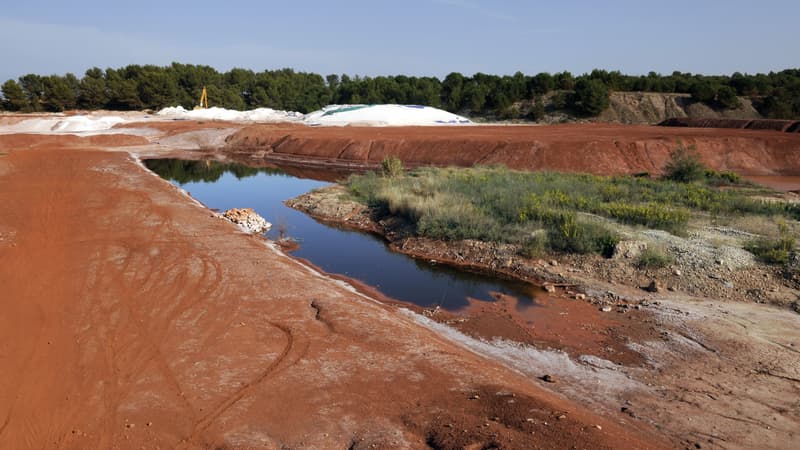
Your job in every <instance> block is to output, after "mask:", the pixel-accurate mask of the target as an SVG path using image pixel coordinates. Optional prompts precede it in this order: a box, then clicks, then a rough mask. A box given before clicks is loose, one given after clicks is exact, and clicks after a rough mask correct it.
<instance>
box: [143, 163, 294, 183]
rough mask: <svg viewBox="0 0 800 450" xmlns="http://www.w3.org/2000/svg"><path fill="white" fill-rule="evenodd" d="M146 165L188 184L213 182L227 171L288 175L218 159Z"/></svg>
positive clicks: (240, 175)
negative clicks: (222, 161) (223, 161)
mask: <svg viewBox="0 0 800 450" xmlns="http://www.w3.org/2000/svg"><path fill="white" fill-rule="evenodd" d="M144 165H145V166H147V168H148V169H150V170H152V171H153V172H155V173H156V174H158V176H160V177H161V178H165V179H167V180H171V181H177V182H178V183H180V184H186V183H189V182H193V181H203V182H206V183H213V182H215V181H217V180H219V179H220V178H221V177H222V175H224V174H225V173H226V172H230V173H231V174H233V176H235V177H236V178H237V179H242V178H246V177H252V176H255V175H257V174H259V173H265V174H269V175H286V174H285V173H284V172H283V171H282V170H280V169H276V168H272V167H259V168H256V167H248V166H245V165H242V164H231V163H221V162H217V161H186V160H182V159H148V160H145V161H144Z"/></svg>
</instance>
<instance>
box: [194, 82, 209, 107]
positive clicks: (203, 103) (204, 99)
mask: <svg viewBox="0 0 800 450" xmlns="http://www.w3.org/2000/svg"><path fill="white" fill-rule="evenodd" d="M206 108H208V91H207V90H206V87H205V86H203V93H202V94H200V103H198V104H197V106H195V107H194V109H206Z"/></svg>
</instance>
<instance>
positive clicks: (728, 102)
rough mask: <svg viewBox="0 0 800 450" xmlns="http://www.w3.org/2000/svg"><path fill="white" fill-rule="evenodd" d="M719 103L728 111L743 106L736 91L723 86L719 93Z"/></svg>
mask: <svg viewBox="0 0 800 450" xmlns="http://www.w3.org/2000/svg"><path fill="white" fill-rule="evenodd" d="M717 102H718V103H719V104H720V105H721V106H722V107H723V108H726V109H735V108H738V107H739V106H741V102H739V97H738V96H737V95H736V90H735V89H733V88H732V87H730V86H722V87H720V88H719V90H718V91H717Z"/></svg>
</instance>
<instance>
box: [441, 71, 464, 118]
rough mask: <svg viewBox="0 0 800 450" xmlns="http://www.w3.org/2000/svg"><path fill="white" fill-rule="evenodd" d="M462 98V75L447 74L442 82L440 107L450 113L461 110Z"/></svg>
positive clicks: (455, 73)
mask: <svg viewBox="0 0 800 450" xmlns="http://www.w3.org/2000/svg"><path fill="white" fill-rule="evenodd" d="M463 98H464V75H461V74H460V73H458V72H452V73H450V74H448V75H447V76H446V77H445V78H444V81H443V82H442V105H443V106H444V108H445V109H446V110H448V111H450V112H458V111H459V110H461V107H462V105H463V101H464V100H463Z"/></svg>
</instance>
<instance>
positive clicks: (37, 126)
mask: <svg viewBox="0 0 800 450" xmlns="http://www.w3.org/2000/svg"><path fill="white" fill-rule="evenodd" d="M167 119H171V120H223V121H231V122H256V123H279V122H291V123H302V124H305V125H309V126H349V125H361V126H379V127H380V126H436V125H469V124H472V122H471V121H470V120H469V119H466V118H464V117H461V116H458V115H456V114H452V113H449V112H447V111H442V110H441V109H437V108H432V107H430V106H415V105H330V106H326V107H324V108H322V109H320V110H318V111H314V112H312V113H308V114H306V115H303V114H301V113H298V112H294V111H277V110H274V109H270V108H258V109H253V110H250V111H235V110H231V109H225V108H217V107H214V108H207V109H195V110H187V109H184V108H183V107H181V106H177V107H169V108H164V109H162V110H160V111H158V112H157V113H155V115H144V116H138V115H137V116H130V115H127V116H125V117H121V116H115V115H100V114H96V115H79V116H61V115H53V116H50V117H37V118H35V119H29V120H24V121H22V122H19V123H16V124H13V125H6V126H0V133H2V134H8V133H40V134H59V133H61V134H112V133H126V134H147V132H146V130H134V129H130V128H127V129H114V126H116V125H119V124H123V123H130V122H140V123H142V127H143V128H144V127H146V126H147V125H146V123H147V122H150V121H163V120H167Z"/></svg>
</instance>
